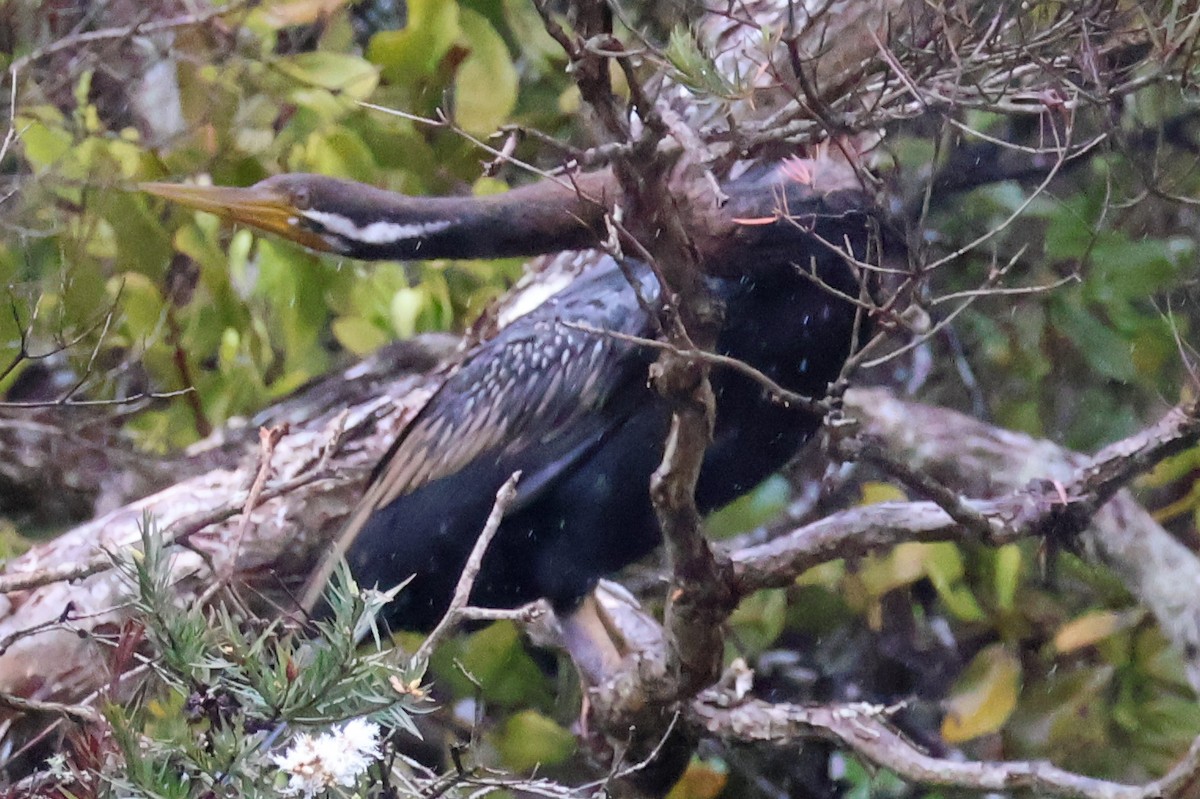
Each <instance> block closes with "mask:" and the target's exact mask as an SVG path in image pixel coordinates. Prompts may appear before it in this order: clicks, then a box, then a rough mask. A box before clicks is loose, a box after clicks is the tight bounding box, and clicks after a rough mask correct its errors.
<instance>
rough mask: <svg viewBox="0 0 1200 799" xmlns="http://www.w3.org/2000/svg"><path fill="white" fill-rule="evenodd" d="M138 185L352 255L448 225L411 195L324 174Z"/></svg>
mask: <svg viewBox="0 0 1200 799" xmlns="http://www.w3.org/2000/svg"><path fill="white" fill-rule="evenodd" d="M139 188H141V189H142V191H145V192H148V193H150V194H154V195H156V196H158V197H163V198H165V199H167V200H170V201H172V202H176V203H179V204H180V205H185V206H187V207H189V208H195V209H197V210H200V211H207V212H208V213H211V214H216V215H217V216H220V217H223V218H225V219H229V220H232V221H234V222H240V223H242V224H245V225H250V226H251V227H254V228H258V229H259V230H264V231H267V232H269V233H274V234H275V235H278V236H282V237H284V238H286V239H288V240H290V241H294V242H296V243H298V244H302V245H304V246H305V247H308V248H310V249H313V250H317V251H319V252H332V253H339V254H342V255H350V256H355V255H359V254H361V253H369V252H370V251H372V250H375V249H378V248H386V247H388V246H391V245H395V244H399V243H403V242H408V241H412V240H415V239H419V238H421V237H422V236H427V235H429V234H432V233H436V232H438V231H440V230H443V229H445V228H446V227H447V226H448V224H449V223H448V222H447V221H446V220H444V219H437V218H427V217H428V215H427V214H422V213H420V212H419V211H415V210H410V209H408V208H406V202H405V201H409V200H411V198H405V197H402V196H401V195H397V194H393V193H391V192H386V191H383V190H381V189H376V188H373V187H371V186H366V185H363V184H361V183H353V182H351V181H348V180H339V179H337V178H330V177H325V176H323V175H308V174H287V175H276V176H275V177H271V178H267V179H266V180H264V181H261V182H259V183H256V184H254V185H253V186H250V187H247V188H234V187H229V186H195V185H187V184H181V183H143V184H141V185H140V187H139ZM406 211H407V212H408V213H406ZM410 215H411V216H412V218H409V216H410Z"/></svg>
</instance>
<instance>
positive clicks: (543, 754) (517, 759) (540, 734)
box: [496, 710, 575, 771]
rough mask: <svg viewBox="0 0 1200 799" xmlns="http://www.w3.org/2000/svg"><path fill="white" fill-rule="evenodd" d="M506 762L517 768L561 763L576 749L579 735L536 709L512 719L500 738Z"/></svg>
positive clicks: (509, 765) (499, 743)
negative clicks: (576, 736) (575, 734)
mask: <svg viewBox="0 0 1200 799" xmlns="http://www.w3.org/2000/svg"><path fill="white" fill-rule="evenodd" d="M496 748H497V749H499V750H500V755H501V757H503V758H504V763H505V765H507V766H508V767H509V768H511V769H516V770H517V771H528V770H530V769H532V768H535V767H537V766H552V765H554V764H556V763H561V762H562V761H564V760H566V759H567V758H568V757H570V756H571V755H572V754H573V753H574V752H575V736H574V735H572V734H571V733H570V732H568V731H567V730H564V729H563V728H562V727H560V726H559V725H557V724H555V723H554V721H553V720H551V719H548V718H546V717H545V716H543V715H542V714H541V713H538V712H537V711H536V710H523V711H521V712H520V713H518V714H516V715H515V716H513V717H512V718H510V719H509V720H508V722H507V723H505V725H504V731H503V733H502V734H501V737H500V740H499V741H498V742H497V747H496Z"/></svg>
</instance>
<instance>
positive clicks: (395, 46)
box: [367, 0, 459, 86]
mask: <svg viewBox="0 0 1200 799" xmlns="http://www.w3.org/2000/svg"><path fill="white" fill-rule="evenodd" d="M458 33H459V27H458V4H457V3H454V2H450V1H449V0H409V3H408V24H407V25H406V26H405V27H404V30H399V31H380V32H379V33H376V34H375V35H374V36H372V37H371V41H370V42H369V43H368V44H367V59H368V60H369V61H371V63H373V64H377V65H378V66H379V67H381V68H382V71H383V78H384V80H386V81H387V82H389V83H396V84H400V85H405V86H412V85H415V84H417V83H419V82H420V81H421V80H423V79H425V78H428V77H429V76H430V75H432V74H433V71H434V69H435V68H436V66H437V64H438V63H439V62H440V61H441V60H442V57H443V56H444V55H446V51H448V50H449V49H450V46H451V45H453V44H454V40H455V39H457V38H458Z"/></svg>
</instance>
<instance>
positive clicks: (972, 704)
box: [942, 644, 1021, 744]
mask: <svg viewBox="0 0 1200 799" xmlns="http://www.w3.org/2000/svg"><path fill="white" fill-rule="evenodd" d="M1020 689H1021V663H1020V661H1018V660H1017V658H1016V656H1015V655H1013V653H1012V652H1010V651H1008V648H1007V647H1005V646H1004V645H1003V644H992V645H991V646H989V647H987V648H986V649H984V650H983V651H981V652H980V653H979V654H978V655H976V656H975V659H974V660H972V661H971V665H969V666H968V667H967V670H966V671H965V672H963V675H962V677H960V678H959V680H958V684H957V685H956V686H955V688H954V691H953V692H952V693H951V695H950V698H949V699H948V700H946V717H945V718H944V719H943V720H942V737H943V738H945V739H946V741H947V742H948V743H952V744H957V743H962V742H963V741H969V740H971V739H972V738H978V737H979V736H981V735H987V734H989V733H993V732H996V731H997V730H999V729H1000V728H1001V727H1003V726H1004V722H1005V721H1007V720H1008V717H1009V716H1010V715H1011V714H1012V712H1013V708H1015V707H1016V706H1017V695H1018V694H1019V693H1020Z"/></svg>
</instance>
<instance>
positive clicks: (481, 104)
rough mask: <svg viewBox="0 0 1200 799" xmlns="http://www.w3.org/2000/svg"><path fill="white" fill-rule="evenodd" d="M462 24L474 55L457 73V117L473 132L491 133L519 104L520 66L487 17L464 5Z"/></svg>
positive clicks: (455, 89) (455, 101) (455, 111)
mask: <svg viewBox="0 0 1200 799" xmlns="http://www.w3.org/2000/svg"><path fill="white" fill-rule="evenodd" d="M459 24H460V25H461V27H462V33H463V37H464V38H465V39H466V42H467V47H468V49H469V50H470V55H468V56H467V57H466V59H465V60H464V61H463V63H462V65H461V66H460V67H459V68H458V74H457V75H456V76H455V80H454V118H455V120H456V121H457V122H458V124H459V125H462V127H463V128H465V129H466V130H467V131H468V132H470V133H476V134H487V133H491V132H492V131H494V130H495V129H496V128H498V127H500V125H502V124H504V122H505V121H506V120H507V119H508V115H509V114H511V113H512V110H513V108H514V107H516V104H517V68H516V67H515V66H514V65H513V62H512V58H511V56H509V54H508V47H507V46H506V45H505V44H504V40H503V39H502V38H500V34H498V33H496V29H495V28H493V27H492V26H491V23H489V22H488V21H487V18H486V17H484V16H483V15H482V14H479V13H476V12H474V11H470V10H467V9H463V11H462V15H461V19H460V21H459Z"/></svg>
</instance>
